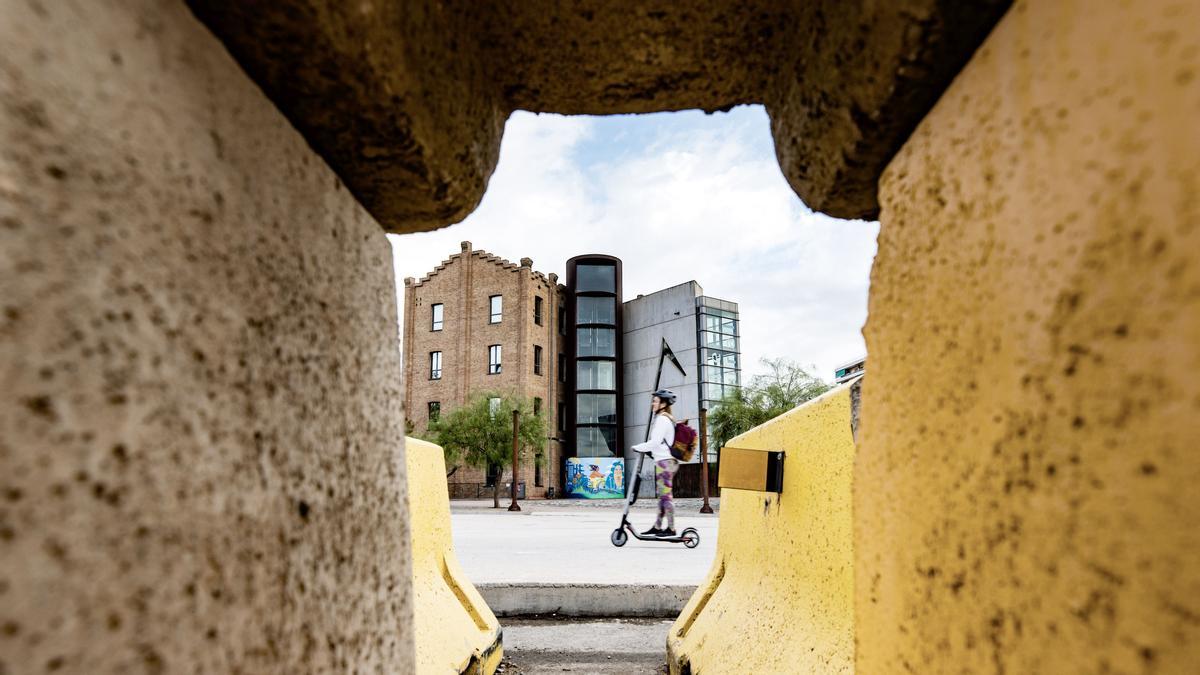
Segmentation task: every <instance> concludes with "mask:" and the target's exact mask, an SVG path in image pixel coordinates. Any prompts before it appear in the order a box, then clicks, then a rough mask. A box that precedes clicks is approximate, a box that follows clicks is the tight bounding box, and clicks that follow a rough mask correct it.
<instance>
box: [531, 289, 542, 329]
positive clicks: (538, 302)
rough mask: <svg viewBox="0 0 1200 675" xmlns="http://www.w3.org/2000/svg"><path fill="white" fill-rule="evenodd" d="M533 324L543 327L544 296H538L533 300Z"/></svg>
mask: <svg viewBox="0 0 1200 675" xmlns="http://www.w3.org/2000/svg"><path fill="white" fill-rule="evenodd" d="M533 322H534V323H536V324H537V325H539V326H540V325H542V296H540V295H536V296H534V298H533Z"/></svg>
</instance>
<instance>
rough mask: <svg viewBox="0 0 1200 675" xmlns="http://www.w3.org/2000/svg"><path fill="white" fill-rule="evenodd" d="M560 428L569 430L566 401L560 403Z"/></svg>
mask: <svg viewBox="0 0 1200 675" xmlns="http://www.w3.org/2000/svg"><path fill="white" fill-rule="evenodd" d="M558 430H559V431H566V430H567V404H566V403H561V402H560V403H559V404H558Z"/></svg>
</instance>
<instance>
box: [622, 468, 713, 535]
mask: <svg viewBox="0 0 1200 675" xmlns="http://www.w3.org/2000/svg"><path fill="white" fill-rule="evenodd" d="M645 460H646V453H644V452H639V453H638V463H637V471H636V472H635V473H634V474H633V484H632V485H630V486H629V496H628V497H627V498H626V499H625V510H624V511H623V512H622V513H621V525H620V526H619V527H618V528H617V529H615V530H613V531H612V534H611V535H610V536H609V540H610V541H612V544H613V546H617V547H620V546H624V545H625V542H627V541H629V535H630V534H632V535H633V536H634V538H635V539H641V540H642V541H658V542H666V543H668V544H683V545H684V546H686V547H688V548H696V547H697V546H699V545H700V533H699V532H697V531H696V528H694V527H688V528H685V529H684V530H683V531H682V532H680V533H679V534H678V535H676V536H674V537H647V536H644V535H641V534H638V531H637V530H635V529H633V524H632V523H630V522H629V507H631V506H633V504H634V502H636V501H637V494H638V488H639V487H641V483H642V462H644V461H645ZM626 530H628V531H629V534H626V533H625V531H626Z"/></svg>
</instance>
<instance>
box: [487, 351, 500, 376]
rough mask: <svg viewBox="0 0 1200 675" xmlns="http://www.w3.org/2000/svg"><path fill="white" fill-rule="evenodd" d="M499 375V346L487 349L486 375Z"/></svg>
mask: <svg viewBox="0 0 1200 675" xmlns="http://www.w3.org/2000/svg"><path fill="white" fill-rule="evenodd" d="M499 373H500V345H492V346H490V347H488V375H498V374H499Z"/></svg>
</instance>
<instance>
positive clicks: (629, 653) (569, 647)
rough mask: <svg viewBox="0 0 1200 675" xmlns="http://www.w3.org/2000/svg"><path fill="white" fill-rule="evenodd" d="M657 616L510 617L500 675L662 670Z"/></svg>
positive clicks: (666, 624) (653, 673) (654, 674)
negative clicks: (601, 619)
mask: <svg viewBox="0 0 1200 675" xmlns="http://www.w3.org/2000/svg"><path fill="white" fill-rule="evenodd" d="M671 623H672V622H671V621H667V620H661V619H609V620H604V621H597V620H588V621H579V620H573V619H556V620H546V619H533V620H531V619H512V620H508V621H504V622H503V628H504V654H505V660H504V663H503V664H502V668H503V670H502V671H499V672H503V673H504V674H505V675H514V674H515V675H545V674H548V673H564V672H569V673H589V674H591V673H596V674H603V675H608V674H609V673H612V674H616V673H621V674H622V675H624V674H630V673H632V674H637V675H643V674H644V675H658V674H659V673H663V672H665V666H666V650H667V648H666V642H667V631H668V630H670V627H671Z"/></svg>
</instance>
